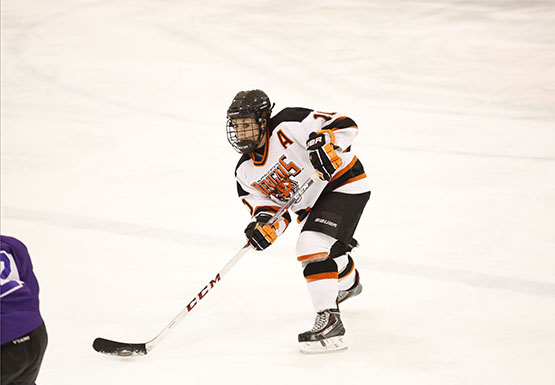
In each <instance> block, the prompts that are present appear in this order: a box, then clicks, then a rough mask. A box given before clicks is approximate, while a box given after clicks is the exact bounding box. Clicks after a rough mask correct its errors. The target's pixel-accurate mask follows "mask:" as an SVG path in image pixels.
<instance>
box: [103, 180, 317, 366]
mask: <svg viewBox="0 0 555 385" xmlns="http://www.w3.org/2000/svg"><path fill="white" fill-rule="evenodd" d="M318 178H319V173H318V172H315V173H314V174H312V175H311V176H310V178H309V179H308V180H307V181H305V182H304V183H303V184H302V185H301V187H300V188H299V189H298V190H297V191H296V192H295V193H294V194H293V195H292V196H291V198H289V200H288V201H287V202H286V203H285V204H284V205H283V206H282V207H281V208H280V209H279V210H278V211H277V212H276V213H275V214H274V215H273V216H272V217H271V218H270V220H269V221H268V224H270V225H272V224H274V223H275V222H277V221H278V220H279V219H280V218H281V216H282V215H283V214H284V213H285V211H286V210H288V209H289V207H291V205H292V204H293V203H295V202H297V200H298V199H299V198H300V197H301V196H302V195H303V194H304V193H305V192H306V190H308V188H309V187H310V186H312V184H313V183H314V181H316V180H317V179H318ZM250 249H251V247H250V244H249V243H247V244H246V245H245V246H243V248H242V249H241V250H239V252H237V254H235V256H234V257H233V258H231V260H230V261H229V262H228V263H227V264H226V265H225V266H224V267H223V268H222V270H220V272H219V273H218V274H217V275H216V277H215V278H214V279H212V280H210V282H209V283H208V284H206V286H204V287H203V288H202V290H201V291H200V292H199V293H198V294H197V295H196V296H195V298H193V299H192V300H191V302H189V304H188V305H187V306H186V307H185V308H184V309H183V310H181V311H180V312H179V314H177V316H175V318H174V319H173V320H172V321H171V322H170V323H169V324H168V325H167V326H166V327H165V328H164V329H162V331H161V332H160V333H158V335H157V336H156V337H154V338H153V339H151V340H150V341H148V342H145V343H127V342H117V341H112V340H108V339H105V338H97V339H95V340H94V342H93V348H94V350H96V351H97V352H99V353H104V354H109V355H115V356H120V357H129V356H144V355H146V354H148V353H149V352H150V351H151V350H152V349H154V347H155V346H156V345H158V344H159V343H160V341H162V339H163V338H164V337H165V336H166V335H168V333H169V332H170V331H172V329H173V328H174V327H175V326H176V325H177V324H178V323H179V321H181V320H182V319H183V318H185V316H186V315H187V314H189V312H190V311H191V310H192V309H193V308H194V307H195V306H196V305H197V303H198V302H199V301H200V300H201V299H203V298H204V297H205V296H206V294H208V292H209V291H210V290H212V288H213V287H214V286H215V285H216V283H217V282H219V281H220V280H221V279H222V277H223V276H224V275H225V274H226V273H227V272H228V271H229V270H230V269H231V268H232V267H233V266H234V265H235V264H236V263H237V262H238V261H239V260H240V259H241V257H242V256H243V255H245V254H246V253H247V251H249V250H250Z"/></svg>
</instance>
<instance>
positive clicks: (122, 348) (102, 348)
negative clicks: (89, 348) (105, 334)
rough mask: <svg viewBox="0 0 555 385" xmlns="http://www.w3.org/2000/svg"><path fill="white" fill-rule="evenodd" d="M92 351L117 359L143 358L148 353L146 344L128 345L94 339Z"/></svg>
mask: <svg viewBox="0 0 555 385" xmlns="http://www.w3.org/2000/svg"><path fill="white" fill-rule="evenodd" d="M93 349H94V350H96V351H97V352H99V353H103V354H109V355H112V356H119V357H130V356H144V355H145V354H147V353H148V351H147V350H146V344H128V343H125V342H117V341H111V340H107V339H104V338H97V339H95V340H94V342H93Z"/></svg>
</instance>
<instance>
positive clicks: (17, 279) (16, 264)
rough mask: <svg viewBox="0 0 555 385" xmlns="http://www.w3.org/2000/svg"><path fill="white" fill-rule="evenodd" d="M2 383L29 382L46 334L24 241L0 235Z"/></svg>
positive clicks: (19, 384)
mask: <svg viewBox="0 0 555 385" xmlns="http://www.w3.org/2000/svg"><path fill="white" fill-rule="evenodd" d="M0 246H1V249H0V258H1V262H2V263H1V266H2V272H1V291H0V292H1V294H0V305H1V306H0V309H1V315H2V321H1V323H2V338H1V339H2V351H1V356H2V375H1V376H2V381H1V383H2V384H6V385H8V384H11V385H32V384H34V383H35V380H36V378H37V376H38V374H39V369H40V366H41V363H42V358H43V356H44V352H45V350H46V345H47V343H48V335H47V333H46V328H45V326H44V322H43V320H42V317H41V314H40V311H39V298H38V294H39V286H38V283H37V279H36V277H35V274H34V273H33V266H32V264H31V258H30V257H29V252H28V251H27V248H26V247H25V245H24V244H23V243H21V242H20V241H18V240H17V239H15V238H12V237H6V236H4V235H0Z"/></svg>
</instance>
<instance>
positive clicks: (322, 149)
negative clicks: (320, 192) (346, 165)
mask: <svg viewBox="0 0 555 385" xmlns="http://www.w3.org/2000/svg"><path fill="white" fill-rule="evenodd" d="M334 142H335V135H334V134H333V131H331V130H322V131H318V132H311V133H310V135H309V136H308V140H307V141H306V148H307V150H308V151H309V153H308V157H309V158H310V162H311V163H312V166H314V168H315V169H316V170H317V171H318V172H319V173H320V178H321V179H324V180H328V181H329V180H331V178H332V176H333V174H334V173H335V172H336V171H337V169H338V168H339V167H341V164H343V161H342V160H341V158H340V157H339V155H338V154H337V152H335V150H336V149H338V148H339V147H337V146H335V144H334Z"/></svg>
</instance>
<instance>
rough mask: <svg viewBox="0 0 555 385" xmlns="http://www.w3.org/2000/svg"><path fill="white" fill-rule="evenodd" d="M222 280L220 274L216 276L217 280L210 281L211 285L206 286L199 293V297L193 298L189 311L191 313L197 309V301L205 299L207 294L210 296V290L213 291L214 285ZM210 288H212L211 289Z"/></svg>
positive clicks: (188, 307) (188, 306)
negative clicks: (193, 309)
mask: <svg viewBox="0 0 555 385" xmlns="http://www.w3.org/2000/svg"><path fill="white" fill-rule="evenodd" d="M219 280H220V274H219V273H218V275H217V276H216V278H214V279H213V280H211V281H210V283H209V284H208V285H206V286H204V287H203V289H202V290H201V291H200V293H198V295H197V296H196V297H195V298H193V300H192V301H191V302H189V304H188V305H187V310H188V311H191V309H192V308H194V307H195V305H196V304H197V299H198V300H199V301H200V300H201V299H203V298H204V296H205V295H206V294H208V292H209V291H210V289H212V288H213V287H214V285H215V284H216V282H218V281H219ZM209 286H210V287H209Z"/></svg>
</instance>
